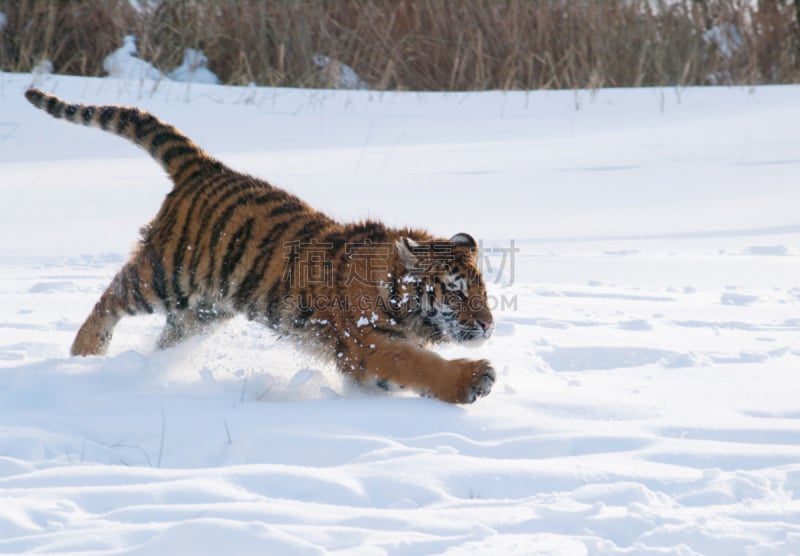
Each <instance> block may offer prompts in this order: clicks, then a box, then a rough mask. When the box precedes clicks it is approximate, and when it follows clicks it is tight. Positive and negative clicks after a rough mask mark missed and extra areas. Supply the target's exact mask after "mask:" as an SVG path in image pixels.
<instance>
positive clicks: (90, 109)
mask: <svg viewBox="0 0 800 556" xmlns="http://www.w3.org/2000/svg"><path fill="white" fill-rule="evenodd" d="M93 115H94V106H87V107H85V108H84V109H83V112H81V117H82V118H83V123H84V124H87V125H88V124H89V122H91V121H92V116H93Z"/></svg>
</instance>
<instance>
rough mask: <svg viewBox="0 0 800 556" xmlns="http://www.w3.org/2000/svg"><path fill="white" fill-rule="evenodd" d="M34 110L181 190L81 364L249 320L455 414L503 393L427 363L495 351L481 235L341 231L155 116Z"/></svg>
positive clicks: (477, 376) (94, 329) (111, 110)
mask: <svg viewBox="0 0 800 556" xmlns="http://www.w3.org/2000/svg"><path fill="white" fill-rule="evenodd" d="M25 97H26V98H27V99H28V100H29V101H30V102H31V104H33V105H34V106H35V107H37V108H40V109H42V110H45V111H46V112H47V113H49V114H50V115H51V116H53V117H55V118H60V119H65V120H68V121H70V122H74V123H77V124H82V125H86V126H90V127H97V128H100V129H103V130H106V131H109V132H111V133H114V134H116V135H119V136H121V137H124V138H126V139H128V140H130V141H132V142H133V143H135V144H137V145H138V146H140V147H142V148H143V149H144V150H146V151H147V152H149V153H150V155H151V156H152V157H153V158H154V159H155V160H156V161H157V162H158V163H160V164H161V166H162V167H163V168H164V170H166V172H167V173H168V174H169V176H170V178H171V180H172V182H173V189H172V191H171V192H170V193H169V194H168V195H167V197H166V199H165V200H164V202H163V204H162V205H161V208H160V210H159V212H158V214H157V215H156V217H155V218H154V219H153V221H152V222H150V224H148V225H147V226H145V227H144V228H143V229H142V232H141V235H142V237H141V240H140V241H139V243H138V244H137V247H136V248H135V250H134V252H133V253H132V255H131V257H130V259H129V261H128V262H127V263H126V264H125V265H124V266H123V268H122V269H121V270H120V271H119V273H118V274H117V275H116V276H115V277H114V279H113V280H112V282H111V284H110V285H109V286H108V288H107V289H106V290H105V292H104V293H103V294H102V296H101V297H100V300H99V301H98V302H97V304H96V305H95V307H94V309H93V310H92V312H91V313H90V315H89V317H88V318H87V319H86V321H85V322H84V323H83V325H82V326H81V327H80V329H79V330H78V334H77V336H76V338H75V341H74V343H73V345H72V350H71V351H72V354H73V355H84V356H85V355H98V354H103V353H104V352H105V350H106V348H107V346H108V344H109V341H110V340H111V335H112V333H113V330H114V327H115V326H116V324H117V322H118V321H119V320H120V319H121V318H122V317H124V316H126V315H135V314H137V313H153V312H154V311H159V312H163V313H166V320H167V322H166V326H165V328H164V330H163V332H162V334H161V338H160V340H159V346H160V347H169V346H172V345H174V344H176V343H178V342H180V341H181V340H183V339H185V338H187V337H188V336H190V335H192V334H195V333H197V332H199V331H201V330H203V329H205V328H206V327H207V326H209V325H211V324H212V323H215V322H219V321H222V320H224V319H227V318H230V317H232V316H233V315H235V314H243V315H245V316H246V317H247V318H248V319H250V320H254V321H258V322H261V323H263V324H266V325H267V326H269V327H271V328H272V329H274V330H276V331H277V332H278V333H279V334H281V335H284V336H289V337H293V338H296V339H298V340H299V342H298V343H299V344H300V345H301V346H304V347H310V348H312V349H313V351H314V352H315V353H316V354H317V355H323V356H324V357H326V358H327V359H328V360H330V361H332V362H333V363H334V364H335V365H336V367H337V368H338V369H339V370H340V371H341V372H342V373H344V374H345V375H347V376H349V377H351V378H352V379H354V380H355V381H356V382H359V383H370V382H372V381H374V383H375V384H377V385H379V386H381V387H384V388H387V389H388V388H389V387H390V386H392V385H393V386H396V387H399V388H409V389H413V390H415V391H418V392H420V393H421V394H423V395H428V396H434V397H436V398H439V399H441V400H444V401H446V402H451V403H471V402H473V401H475V399H476V398H478V397H479V396H485V395H486V394H488V393H489V391H490V390H491V387H492V385H493V384H494V380H495V371H494V369H493V368H492V366H491V365H490V363H489V362H488V361H486V360H484V359H482V360H477V361H473V360H467V359H456V360H447V359H444V358H442V357H441V356H439V355H438V354H436V353H434V352H432V351H429V350H427V349H425V347H426V346H428V345H429V344H432V343H437V342H441V341H445V340H453V341H456V342H474V341H477V340H483V339H485V338H488V337H489V336H490V335H491V333H492V330H493V328H494V324H493V319H492V313H491V311H490V309H489V307H488V303H487V296H486V290H485V286H484V282H483V279H482V277H481V274H480V272H479V269H478V265H477V245H476V242H475V240H474V239H473V238H472V237H471V236H470V235H468V234H465V233H459V234H456V235H454V236H453V237H451V238H450V239H449V240H445V239H436V238H433V237H432V236H431V235H429V234H428V233H426V232H424V231H421V230H413V229H390V228H388V227H386V226H384V225H383V224H381V223H379V222H374V221H364V222H360V223H351V224H342V223H339V222H336V221H334V220H333V219H331V218H329V217H328V216H326V215H325V214H323V213H321V212H318V211H316V210H314V209H313V208H311V207H310V206H308V205H307V204H306V203H304V202H303V201H301V200H300V199H298V198H297V197H295V196H294V195H291V194H290V193H287V192H286V191H284V190H282V189H279V188H277V187H274V186H272V185H270V184H269V183H267V182H266V181H263V180H260V179H257V178H254V177H251V176H248V175H245V174H241V173H239V172H236V171H234V170H232V169H230V168H228V167H227V166H226V165H225V164H223V163H221V162H219V161H217V160H215V159H214V158H212V157H211V156H209V155H208V154H207V153H206V152H204V151H203V150H202V149H200V147H198V146H197V145H195V144H194V143H193V142H192V141H191V140H190V139H189V138H188V137H186V136H185V135H184V134H183V133H181V132H180V131H178V129H176V128H175V127H173V126H171V125H169V124H167V123H164V122H162V121H161V120H159V119H157V118H156V117H155V116H153V115H151V114H148V113H147V112H144V111H142V110H139V109H137V108H128V107H122V106H93V105H83V104H68V103H66V102H65V101H63V100H61V99H59V98H58V97H56V96H53V95H50V94H47V93H44V92H42V91H40V90H37V89H29V90H28V91H26V93H25Z"/></svg>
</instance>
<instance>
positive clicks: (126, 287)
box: [70, 261, 156, 356]
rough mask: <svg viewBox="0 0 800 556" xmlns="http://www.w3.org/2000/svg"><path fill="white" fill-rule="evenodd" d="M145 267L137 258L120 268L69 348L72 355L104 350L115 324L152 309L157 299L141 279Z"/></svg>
mask: <svg viewBox="0 0 800 556" xmlns="http://www.w3.org/2000/svg"><path fill="white" fill-rule="evenodd" d="M143 271H144V268H142V267H141V266H140V265H137V264H136V262H135V261H134V262H129V263H128V264H126V265H125V266H124V267H123V269H122V270H120V271H119V273H118V274H117V275H116V276H115V277H114V279H113V280H112V281H111V284H110V285H109V286H108V288H106V290H105V292H103V295H102V296H100V300H99V301H98V302H97V304H95V306H94V309H92V312H91V313H90V314H89V316H88V317H87V318H86V321H85V322H84V323H83V325H82V326H81V327H80V329H79V330H78V334H77V335H76V336H75V341H74V342H73V343H72V348H71V350H70V353H72V355H82V356H86V355H102V354H104V353H105V352H106V350H107V349H108V344H109V343H110V342H111V336H112V335H113V333H114V327H116V325H117V323H118V322H119V321H120V319H121V318H122V317H123V316H125V315H135V314H137V313H152V312H153V310H154V305H155V304H156V302H155V300H154V299H153V297H154V296H153V294H152V292H151V291H150V290H149V289H148V287H147V286H145V287H143V286H142V284H145V283H146V282H143V281H142V280H141V278H143V276H141V275H142V273H143ZM148 274H149V273H148Z"/></svg>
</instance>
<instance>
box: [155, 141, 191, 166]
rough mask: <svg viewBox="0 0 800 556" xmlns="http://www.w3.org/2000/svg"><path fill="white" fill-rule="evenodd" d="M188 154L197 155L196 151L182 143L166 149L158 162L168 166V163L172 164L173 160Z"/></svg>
mask: <svg viewBox="0 0 800 556" xmlns="http://www.w3.org/2000/svg"><path fill="white" fill-rule="evenodd" d="M189 154H194V155H197V154H198V153H197V149H196V148H194V147H189V146H187V145H186V144H185V143H184V144H181V145H176V146H174V147H170V148H169V149H167V152H165V153H164V154H162V155H161V157H160V160H161V163H162V164H164V165H165V166H169V164H170V162H172V161H173V160H174V159H176V158H180V157H182V156H186V155H189Z"/></svg>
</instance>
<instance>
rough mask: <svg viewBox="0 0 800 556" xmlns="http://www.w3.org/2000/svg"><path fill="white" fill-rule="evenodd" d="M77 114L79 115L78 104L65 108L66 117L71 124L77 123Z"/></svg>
mask: <svg viewBox="0 0 800 556" xmlns="http://www.w3.org/2000/svg"><path fill="white" fill-rule="evenodd" d="M77 113H78V105H77V104H70V105H69V106H67V107H66V108H64V115H65V116H66V118H67V119H68V120H69V121H71V122H74V121H75V114H77Z"/></svg>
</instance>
